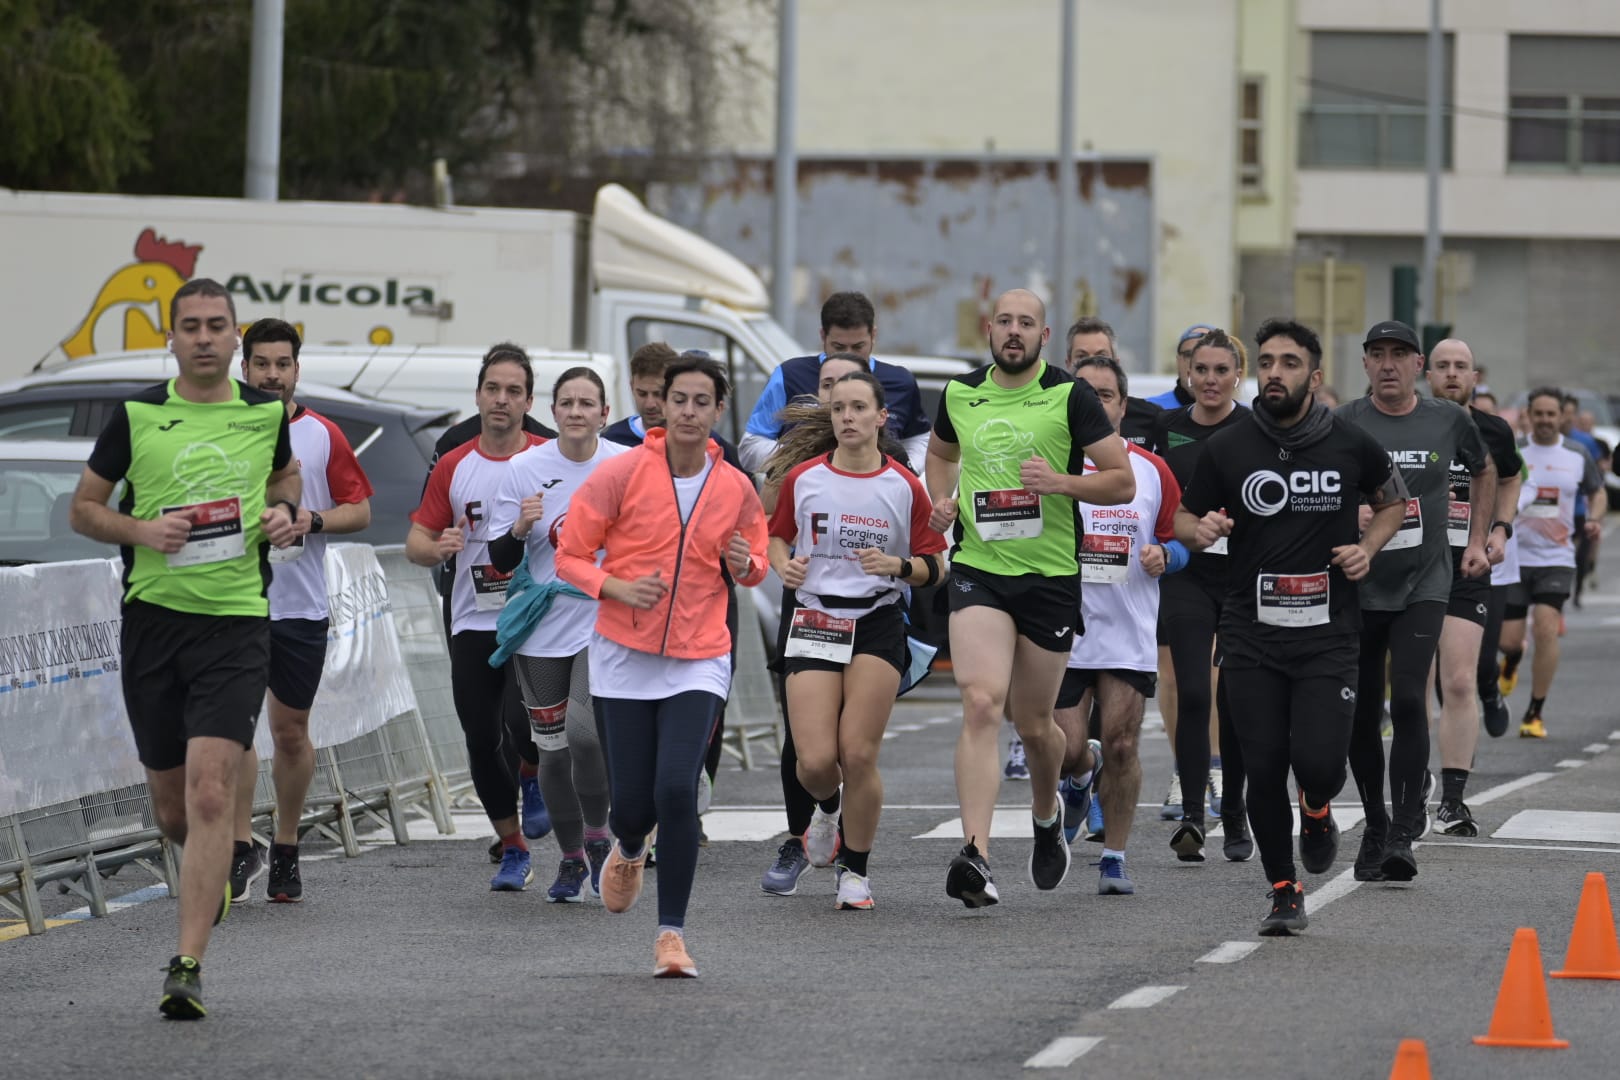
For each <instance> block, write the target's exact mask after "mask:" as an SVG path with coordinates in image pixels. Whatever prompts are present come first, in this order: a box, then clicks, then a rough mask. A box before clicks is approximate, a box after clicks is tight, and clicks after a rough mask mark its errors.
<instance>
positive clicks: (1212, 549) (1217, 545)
mask: <svg viewBox="0 0 1620 1080" xmlns="http://www.w3.org/2000/svg"><path fill="white" fill-rule="evenodd" d="M1230 539H1231V537H1230V536H1223V537H1221V538H1220V539H1219V540H1217V541H1215V542H1214V543H1213V544H1211V545H1209V547H1207V548H1205V549H1204V554H1205V555H1225V554H1226V550H1227V549H1226V542H1227V541H1228V540H1230Z"/></svg>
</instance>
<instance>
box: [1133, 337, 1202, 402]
mask: <svg viewBox="0 0 1620 1080" xmlns="http://www.w3.org/2000/svg"><path fill="white" fill-rule="evenodd" d="M1213 329H1215V327H1214V326H1212V325H1210V324H1209V323H1193V324H1192V325H1191V326H1189V327H1187V329H1185V330H1183V331H1182V332H1181V337H1180V338H1178V339H1177V340H1176V385H1175V386H1173V387H1171V388H1170V389H1168V390H1166V391H1165V392H1164V393H1162V394H1159V395H1156V396H1154V397H1150V398H1148V402H1149V403H1150V404H1153V405H1157V406H1158V407H1159V408H1161V409H1185V408H1186V407H1187V406H1189V405H1191V404H1192V403H1193V396H1192V394H1190V393H1188V391H1187V370H1188V366H1189V365H1190V364H1191V363H1192V358H1193V353H1194V352H1196V351H1197V348H1196V346H1197V344H1198V339H1199V338H1201V337H1203V336H1204V335H1205V334H1207V333H1209V332H1210V331H1211V330H1213Z"/></svg>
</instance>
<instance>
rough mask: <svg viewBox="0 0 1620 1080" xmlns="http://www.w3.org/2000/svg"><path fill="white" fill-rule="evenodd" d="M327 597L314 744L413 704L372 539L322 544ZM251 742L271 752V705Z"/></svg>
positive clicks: (350, 735)
mask: <svg viewBox="0 0 1620 1080" xmlns="http://www.w3.org/2000/svg"><path fill="white" fill-rule="evenodd" d="M326 599H327V604H328V606H329V608H330V609H331V618H332V624H331V626H330V627H329V628H328V629H327V633H326V670H325V671H324V672H322V673H321V686H320V689H319V690H318V691H316V693H315V704H314V706H313V707H312V708H311V709H310V713H309V738H310V741H311V742H312V743H314V744H315V746H316V747H317V748H319V747H323V746H337V745H338V744H340V743H346V742H348V741H349V740H350V739H355V738H359V737H360V736H361V735H364V734H365V733H366V732H368V731H375V730H376V729H377V728H380V727H382V726H383V725H384V724H386V723H387V722H388V721H390V720H392V719H393V718H394V717H396V716H398V715H400V714H401V713H405V712H409V711H411V710H412V709H414V708H416V691H414V690H413V689H411V680H410V676H409V675H408V674H406V671H405V661H404V659H403V658H402V657H401V655H400V648H399V634H398V632H397V631H396V630H395V629H394V617H393V611H394V609H393V605H392V604H390V603H389V600H388V582H387V580H386V579H385V578H384V577H383V572H382V567H381V566H380V565H379V564H378V563H377V553H376V552H374V551H372V550H371V547H370V546H369V545H367V544H332V545H330V546H328V547H327V549H326ZM253 746H254V749H255V750H257V751H258V752H259V757H260V758H263V759H264V760H269V758H270V756H271V755H272V754H273V753H274V752H275V744H274V743H273V742H272V740H271V737H270V718H269V712H268V710H264V711H261V712H260V713H259V727H258V730H257V731H256V732H255V733H254V738H253Z"/></svg>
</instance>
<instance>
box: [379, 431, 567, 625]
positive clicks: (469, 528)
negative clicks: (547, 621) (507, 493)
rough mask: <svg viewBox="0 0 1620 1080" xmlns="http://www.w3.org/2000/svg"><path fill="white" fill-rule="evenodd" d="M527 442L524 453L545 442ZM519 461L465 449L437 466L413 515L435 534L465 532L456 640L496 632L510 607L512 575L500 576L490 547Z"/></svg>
mask: <svg viewBox="0 0 1620 1080" xmlns="http://www.w3.org/2000/svg"><path fill="white" fill-rule="evenodd" d="M525 436H526V438H527V439H528V443H527V444H526V445H525V446H524V449H525V450H527V449H528V448H529V447H530V446H537V445H539V444H540V443H543V442H544V441H545V440H544V439H543V438H542V437H541V436H539V435H533V434H529V433H527V432H525ZM518 453H522V451H521V450H520V451H519V452H518ZM516 456H517V454H513V455H511V456H510V457H502V458H496V457H490V456H489V455H488V454H485V453H484V452H483V451H481V450H479V449H478V440H477V439H472V440H470V441H468V442H465V443H462V444H461V445H460V446H458V447H456V448H455V449H454V450H452V451H450V452H449V453H448V454H445V455H444V456H443V457H441V458H440V459H439V463H438V464H437V465H435V466H433V472H432V473H431V474H430V475H429V476H428V482H427V490H426V491H424V492H422V505H421V506H418V507H417V508H416V509H415V510H414V511H413V512H412V513H411V520H412V521H414V522H415V523H416V524H418V525H420V526H422V528H424V529H426V530H428V531H429V532H432V533H437V532H440V531H441V530H444V529H448V528H450V527H451V526H453V525H456V526H461V527H462V529H463V530H464V533H463V537H462V538H463V540H464V541H465V542H466V546H465V547H464V548H462V550H461V553H460V554H458V555H457V556H456V562H455V581H454V582H453V583H452V584H451V586H450V633H451V634H452V635H454V634H459V633H461V632H462V631H463V630H494V629H495V622H496V620H497V619H499V618H500V614H501V606H502V605H503V604H505V603H506V585H507V582H509V581H510V580H511V578H512V575H510V574H502V573H500V572H499V571H497V570H496V569H495V567H494V566H493V565H491V563H490V561H489V542H490V540H491V539H493V538H494V537H497V536H499V535H500V532H499V531H497V530H496V528H495V522H494V521H493V520H492V519H491V516H490V515H491V514H492V513H493V512H494V509H495V503H496V502H497V500H499V499H500V497H501V492H502V490H503V489H504V485H505V483H506V477H507V474H508V473H509V472H510V471H511V468H512V459H513V458H515V457H516ZM513 516H514V517H515V516H516V515H513Z"/></svg>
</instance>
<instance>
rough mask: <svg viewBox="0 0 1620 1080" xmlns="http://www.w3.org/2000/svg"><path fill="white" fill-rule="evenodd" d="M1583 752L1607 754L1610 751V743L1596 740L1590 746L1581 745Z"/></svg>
mask: <svg viewBox="0 0 1620 1080" xmlns="http://www.w3.org/2000/svg"><path fill="white" fill-rule="evenodd" d="M1581 752H1582V753H1585V754H1606V753H1608V752H1609V744H1608V743H1606V742H1595V743H1592V744H1591V745H1590V746H1583V747H1581Z"/></svg>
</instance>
